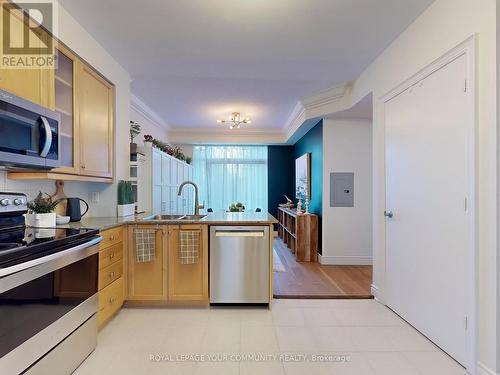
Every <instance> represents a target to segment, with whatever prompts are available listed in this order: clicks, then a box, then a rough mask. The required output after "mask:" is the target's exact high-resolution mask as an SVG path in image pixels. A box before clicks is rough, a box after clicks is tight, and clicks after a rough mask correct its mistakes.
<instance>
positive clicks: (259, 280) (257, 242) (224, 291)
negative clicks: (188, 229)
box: [210, 226, 270, 304]
mask: <svg viewBox="0 0 500 375" xmlns="http://www.w3.org/2000/svg"><path fill="white" fill-rule="evenodd" d="M269 252H270V242H269V227H267V226H213V227H210V303H212V304H217V303H221V304H232V303H234V304H267V303H269V299H270V290H269V288H270V286H269V283H270V280H269V277H270V276H269V275H270V264H269V263H270V253H269Z"/></svg>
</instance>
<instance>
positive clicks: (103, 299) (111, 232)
mask: <svg viewBox="0 0 500 375" xmlns="http://www.w3.org/2000/svg"><path fill="white" fill-rule="evenodd" d="M123 231H124V227H117V228H112V229H108V230H105V231H101V233H100V234H101V236H102V237H103V240H102V241H101V243H100V246H99V276H98V284H97V285H98V289H99V311H98V312H97V321H98V324H99V328H101V327H102V326H103V325H104V324H105V323H106V322H107V321H108V320H109V319H110V318H111V317H112V316H113V315H114V314H115V313H116V312H117V311H118V310H120V309H121V307H122V305H123V302H124V300H125V276H124V271H123V270H124V260H123V253H124V246H125V245H124V244H125V242H124V241H123Z"/></svg>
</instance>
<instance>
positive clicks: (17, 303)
mask: <svg viewBox="0 0 500 375" xmlns="http://www.w3.org/2000/svg"><path fill="white" fill-rule="evenodd" d="M0 199H4V201H12V202H13V201H14V199H18V200H19V201H18V203H19V202H21V206H24V205H25V202H26V197H25V196H22V195H15V194H12V193H11V194H2V193H0ZM10 206H12V207H11V208H12V211H11V212H12V214H11V216H9V212H2V213H0V224H4V225H0V373H1V374H9V375H11V374H24V373H26V374H49V373H50V374H68V373H71V372H72V371H73V370H74V369H75V368H76V367H78V365H79V364H80V363H81V362H82V361H83V360H84V359H85V358H86V357H87V356H88V355H89V354H90V353H91V352H92V351H93V350H94V348H95V346H96V343H97V323H96V316H95V315H96V312H97V310H98V297H97V291H98V289H97V282H98V250H99V242H100V241H101V239H102V238H101V237H100V236H99V235H98V231H97V230H94V229H85V228H29V227H25V226H24V225H19V223H20V220H21V218H22V216H21V214H22V212H23V210H21V211H19V205H18V206H15V205H14V203H12V204H11V205H10ZM7 207H8V206H7ZM6 224H10V226H9V225H6Z"/></svg>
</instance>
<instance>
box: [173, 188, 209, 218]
mask: <svg viewBox="0 0 500 375" xmlns="http://www.w3.org/2000/svg"><path fill="white" fill-rule="evenodd" d="M184 185H193V187H194V214H195V215H199V214H200V209H203V208H205V201H203V204H202V205H200V204H199V203H200V202H199V201H198V186H197V185H196V184H195V183H194V182H193V181H184V182H183V183H182V184H181V186H179V191H178V192H177V195H181V194H182V188H183V187H184Z"/></svg>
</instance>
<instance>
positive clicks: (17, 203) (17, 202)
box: [14, 198, 24, 206]
mask: <svg viewBox="0 0 500 375" xmlns="http://www.w3.org/2000/svg"><path fill="white" fill-rule="evenodd" d="M23 203H24V202H23V200H22V199H19V198H16V199H14V205H16V206H20V205H22V204H23Z"/></svg>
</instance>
